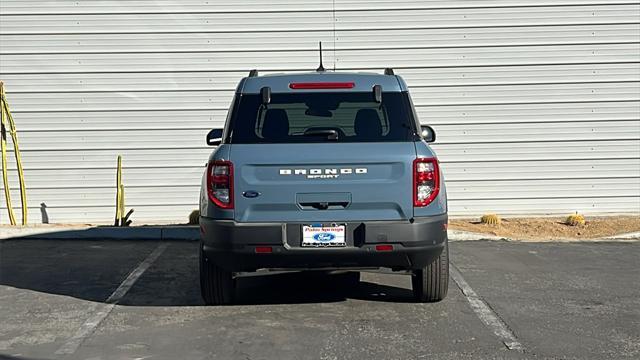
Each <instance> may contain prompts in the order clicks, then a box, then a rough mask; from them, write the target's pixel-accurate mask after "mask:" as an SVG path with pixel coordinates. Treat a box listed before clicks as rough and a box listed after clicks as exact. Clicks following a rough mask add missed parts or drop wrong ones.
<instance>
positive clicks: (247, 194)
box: [242, 190, 260, 198]
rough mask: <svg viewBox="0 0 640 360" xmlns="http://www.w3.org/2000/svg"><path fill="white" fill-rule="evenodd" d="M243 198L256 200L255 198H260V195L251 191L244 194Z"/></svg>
mask: <svg viewBox="0 0 640 360" xmlns="http://www.w3.org/2000/svg"><path fill="white" fill-rule="evenodd" d="M242 196H244V197H246V198H255V197H258V196H260V193H259V192H257V191H253V190H249V191H245V192H243V193H242Z"/></svg>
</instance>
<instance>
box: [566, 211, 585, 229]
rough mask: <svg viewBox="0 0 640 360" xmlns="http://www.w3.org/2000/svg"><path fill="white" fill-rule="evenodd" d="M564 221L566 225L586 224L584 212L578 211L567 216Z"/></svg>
mask: <svg viewBox="0 0 640 360" xmlns="http://www.w3.org/2000/svg"><path fill="white" fill-rule="evenodd" d="M564 223H565V225H569V226H584V224H586V221H585V220H584V216H583V215H582V214H578V212H576V213H575V214H571V215H569V216H567V218H566V219H564Z"/></svg>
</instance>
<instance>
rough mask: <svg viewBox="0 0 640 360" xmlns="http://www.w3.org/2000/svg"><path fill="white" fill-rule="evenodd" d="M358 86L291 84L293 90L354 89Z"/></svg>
mask: <svg viewBox="0 0 640 360" xmlns="http://www.w3.org/2000/svg"><path fill="white" fill-rule="evenodd" d="M355 86H356V84H355V83H353V82H308V83H290V84H289V88H291V89H353V88H354V87H355Z"/></svg>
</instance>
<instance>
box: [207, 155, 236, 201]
mask: <svg viewBox="0 0 640 360" xmlns="http://www.w3.org/2000/svg"><path fill="white" fill-rule="evenodd" d="M207 194H208V195H209V200H211V201H213V203H214V204H216V205H217V206H218V207H220V208H222V209H233V164H232V163H231V162H230V161H224V160H214V161H210V162H209V165H207Z"/></svg>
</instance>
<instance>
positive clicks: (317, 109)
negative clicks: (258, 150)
mask: <svg viewBox="0 0 640 360" xmlns="http://www.w3.org/2000/svg"><path fill="white" fill-rule="evenodd" d="M260 99H261V97H260V95H240V96H239V99H238V104H237V106H234V114H232V117H231V134H230V140H231V142H232V143H242V144H252V143H301V142H374V141H407V140H412V139H413V136H414V133H415V129H414V127H415V120H414V119H413V115H412V111H411V108H410V104H409V99H408V95H407V94H406V93H398V92H394V93H383V96H382V103H376V102H375V101H374V100H373V95H372V93H369V92H367V93H354V92H352V93H339V92H331V93H298V94H296V93H287V94H272V96H271V103H270V104H268V105H266V106H265V105H263V104H261V101H260Z"/></svg>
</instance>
